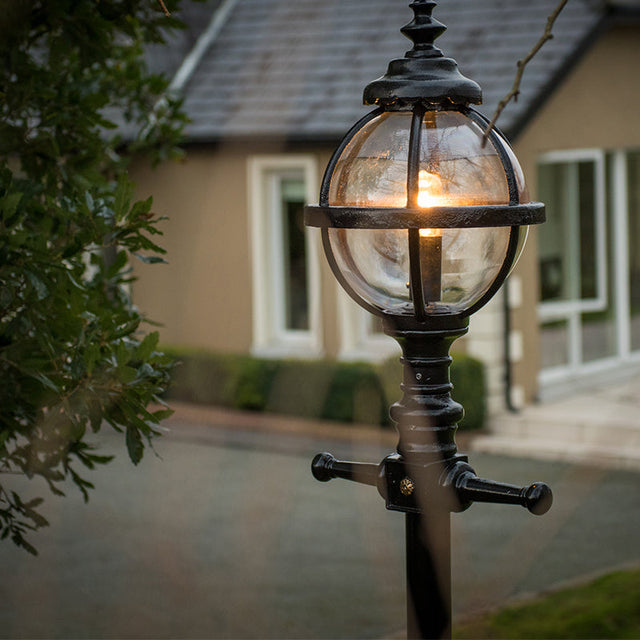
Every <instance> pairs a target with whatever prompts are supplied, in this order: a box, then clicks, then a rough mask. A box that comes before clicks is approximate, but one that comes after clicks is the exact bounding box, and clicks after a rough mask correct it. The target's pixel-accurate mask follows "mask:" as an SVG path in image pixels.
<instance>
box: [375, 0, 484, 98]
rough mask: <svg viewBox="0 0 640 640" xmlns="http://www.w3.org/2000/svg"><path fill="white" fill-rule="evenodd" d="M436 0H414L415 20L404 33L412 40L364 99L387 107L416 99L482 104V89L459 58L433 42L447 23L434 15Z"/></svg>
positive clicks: (442, 31) (412, 5) (404, 29)
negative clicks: (465, 73) (463, 71)
mask: <svg viewBox="0 0 640 640" xmlns="http://www.w3.org/2000/svg"><path fill="white" fill-rule="evenodd" d="M436 4H437V3H436V2H433V0H414V1H413V2H412V3H411V4H410V5H409V6H410V7H411V9H413V14H414V17H413V20H412V21H411V22H410V23H409V24H407V25H406V26H404V27H402V29H401V31H402V33H403V34H404V35H405V36H406V37H407V38H409V40H411V41H412V42H413V49H411V51H407V53H406V54H405V57H404V58H401V59H398V60H392V61H391V62H390V63H389V68H388V69H387V73H386V74H385V75H384V76H382V77H381V78H378V79H377V80H374V81H373V82H371V83H369V84H368V85H367V86H366V87H365V90H364V103H365V104H377V105H382V106H384V107H385V108H386V109H390V110H394V109H399V110H404V109H407V108H409V109H410V108H411V107H412V105H413V104H415V103H416V102H425V103H432V104H451V103H453V104H470V103H471V104H480V103H481V102H482V90H481V89H480V87H479V85H478V84H477V83H475V82H474V81H473V80H470V79H469V78H465V76H463V75H462V74H461V73H460V71H459V70H458V65H457V64H456V61H455V60H453V59H452V58H446V57H445V56H444V55H443V54H442V51H440V49H438V48H437V47H436V46H435V45H434V44H433V43H434V41H435V39H436V38H437V37H438V36H440V35H442V34H443V33H444V32H445V31H446V29H447V28H446V27H445V26H444V25H443V24H442V23H441V22H438V21H437V20H436V19H435V18H433V17H432V16H431V12H432V11H433V9H434V7H435V6H436Z"/></svg>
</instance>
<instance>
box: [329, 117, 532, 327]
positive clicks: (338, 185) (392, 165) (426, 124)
mask: <svg viewBox="0 0 640 640" xmlns="http://www.w3.org/2000/svg"><path fill="white" fill-rule="evenodd" d="M411 120H412V114H411V113H410V112H385V113H382V114H381V115H379V116H377V117H375V118H374V119H373V120H371V121H369V122H368V123H367V124H366V125H365V126H364V127H363V128H362V129H360V131H358V132H357V133H356V134H355V136H354V137H353V138H352V139H351V140H350V142H349V143H348V145H347V146H346V147H345V149H344V151H343V152H342V154H341V156H340V157H339V159H338V161H337V163H336V166H335V170H334V172H333V175H332V176H331V182H330V185H329V205H333V206H358V207H367V206H370V207H405V206H407V172H408V153H409V138H410V128H411ZM504 147H505V149H506V151H507V154H508V156H509V159H510V161H511V163H512V165H513V169H514V172H515V175H516V183H517V187H518V190H519V193H520V202H521V203H523V202H527V201H528V195H527V192H526V186H525V184H524V177H523V174H522V170H521V169H520V166H519V164H518V162H517V160H516V159H515V156H514V154H513V152H512V151H511V149H510V148H509V146H508V144H507V143H506V142H504ZM486 204H488V205H500V204H509V188H508V184H507V178H506V173H505V169H504V167H503V164H502V161H501V159H500V156H499V155H498V152H497V151H496V148H495V147H494V146H493V144H492V143H491V142H487V143H486V144H483V130H482V128H481V127H480V126H478V125H477V124H476V123H475V122H474V121H472V120H471V119H470V118H469V117H467V116H466V115H464V114H463V113H461V112H458V111H430V112H427V113H426V114H425V116H424V118H423V122H422V130H421V144H420V167H419V173H418V196H417V206H418V207H419V208H424V228H421V229H420V232H419V242H420V266H421V272H422V289H423V297H424V302H425V309H424V310H425V312H426V313H427V314H443V313H446V314H457V313H464V312H465V311H466V310H468V309H470V308H471V307H473V306H474V305H475V304H476V303H478V301H480V300H481V299H482V298H483V296H484V295H485V294H486V293H487V291H488V290H489V289H490V287H491V285H492V284H493V283H494V281H495V280H496V278H497V277H498V275H499V273H500V272H501V270H502V268H503V266H504V264H505V260H507V258H508V250H509V247H510V243H511V234H512V233H518V232H514V231H512V229H511V227H490V228H488V227H484V228H465V229H459V228H450V229H434V228H432V227H431V226H430V225H429V208H430V207H434V206H470V205H486ZM325 233H326V234H327V238H326V240H327V242H325V246H327V251H330V252H331V253H332V254H333V257H334V259H335V263H336V266H337V267H338V269H339V270H340V272H341V275H342V277H343V278H344V279H345V280H346V283H347V284H348V286H349V287H351V289H352V290H353V292H354V293H355V294H356V295H357V296H359V297H360V298H362V299H363V300H364V301H365V302H366V303H367V304H368V305H370V306H371V307H373V309H374V310H378V311H386V312H389V313H392V314H413V313H414V311H415V310H414V308H413V301H412V296H411V287H410V285H409V271H410V268H409V241H408V234H409V231H408V230H407V229H339V228H329V229H326V230H325ZM522 235H523V238H524V236H525V235H526V232H523V234H522Z"/></svg>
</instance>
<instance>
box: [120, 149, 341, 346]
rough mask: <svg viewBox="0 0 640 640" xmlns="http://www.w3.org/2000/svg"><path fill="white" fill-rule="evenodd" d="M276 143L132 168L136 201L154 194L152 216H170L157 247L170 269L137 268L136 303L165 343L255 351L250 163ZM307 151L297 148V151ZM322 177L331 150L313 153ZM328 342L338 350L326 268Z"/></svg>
mask: <svg viewBox="0 0 640 640" xmlns="http://www.w3.org/2000/svg"><path fill="white" fill-rule="evenodd" d="M282 152H283V149H282V148H280V147H278V146H277V145H270V146H268V147H267V146H263V145H255V146H239V145H237V144H234V145H219V146H216V147H215V148H214V147H200V146H193V147H189V148H188V149H187V152H186V156H185V159H184V160H182V161H180V162H171V163H166V164H164V165H162V166H160V167H157V168H155V169H152V168H151V167H149V166H148V165H147V164H146V163H145V162H137V163H134V166H133V168H132V172H131V173H132V178H133V179H134V181H135V182H136V185H137V195H138V197H140V198H146V197H148V195H152V196H153V199H154V205H153V211H154V213H156V214H157V215H161V216H166V217H167V218H168V220H166V221H164V222H162V223H161V226H160V228H161V229H162V231H163V232H164V236H163V237H162V238H161V240H160V241H159V244H160V245H161V246H163V247H164V248H165V249H166V250H167V256H166V258H167V260H168V262H169V264H168V265H146V264H142V263H139V262H136V264H135V265H134V269H135V274H136V277H137V278H138V280H137V282H136V283H135V284H134V289H133V295H134V300H135V303H136V305H138V307H139V308H140V309H141V310H142V311H143V312H144V313H146V314H147V315H148V316H149V317H150V318H151V319H153V320H155V321H157V322H160V323H161V324H162V326H161V327H160V329H159V331H160V334H161V340H162V342H163V343H164V344H167V345H177V346H188V347H201V348H205V349H210V350H215V351H227V352H245V353H246V352H249V351H250V349H251V346H252V323H253V316H252V314H253V309H252V294H251V287H252V282H251V256H250V255H249V242H250V240H249V238H250V234H249V226H248V225H249V215H248V211H247V207H248V184H247V158H248V157H249V156H250V155H253V154H261V153H262V154H266V153H270V154H273V153H282ZM304 152H305V151H299V150H296V153H304ZM314 155H315V156H316V157H317V164H318V172H319V178H318V179H320V177H321V173H322V171H323V170H324V167H325V166H326V163H327V162H328V158H329V152H328V151H317V150H314ZM321 270H322V272H321V298H322V302H321V304H322V308H323V309H324V316H325V317H324V319H323V323H322V330H323V342H324V344H325V345H326V352H327V354H328V355H335V354H336V353H337V350H338V334H337V332H338V329H337V324H336V323H337V320H336V316H337V311H336V301H335V297H336V296H335V288H336V284H335V279H334V278H333V276H332V275H331V273H330V271H329V268H328V266H326V261H324V260H322V263H321Z"/></svg>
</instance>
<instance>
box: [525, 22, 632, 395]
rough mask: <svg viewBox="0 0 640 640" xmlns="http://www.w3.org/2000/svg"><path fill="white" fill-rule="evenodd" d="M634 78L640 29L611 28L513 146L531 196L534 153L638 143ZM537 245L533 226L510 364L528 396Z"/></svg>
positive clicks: (532, 378)
mask: <svg viewBox="0 0 640 640" xmlns="http://www.w3.org/2000/svg"><path fill="white" fill-rule="evenodd" d="M639 77H640V29H639V28H633V27H619V28H615V29H612V30H611V31H609V32H608V33H606V34H605V35H604V36H602V37H601V38H600V39H599V40H598V41H597V42H596V43H595V45H594V46H593V47H592V48H591V49H590V50H589V51H588V52H587V53H586V54H585V55H584V57H583V58H582V59H581V61H580V62H579V64H578V65H577V67H576V68H575V69H573V70H572V71H571V73H570V74H569V75H568V77H567V78H566V80H565V81H564V82H563V83H562V85H561V86H560V87H558V88H557V89H556V90H555V91H554V93H553V94H552V95H551V96H550V97H549V99H548V100H547V101H546V102H545V104H544V106H543V107H542V108H541V109H540V110H539V111H538V113H537V114H536V115H535V117H534V118H533V120H532V121H531V123H530V124H529V126H528V127H527V128H526V130H525V131H524V132H523V133H522V134H521V135H520V137H519V138H518V139H517V141H516V144H515V145H514V146H515V151H516V154H517V156H518V159H519V160H520V163H521V165H522V168H523V169H524V172H525V176H526V178H527V183H528V185H529V187H530V190H531V195H532V197H534V198H535V195H536V162H537V158H538V157H539V155H540V154H542V153H544V152H547V151H555V150H562V149H586V148H594V147H597V148H601V149H614V148H624V147H636V148H637V147H640V108H639V105H640V83H639V82H638V78H639ZM526 81H527V78H526V72H525V75H524V80H523V82H526ZM536 244H537V243H536V233H535V229H533V233H530V235H529V242H528V246H527V248H526V249H525V254H524V255H523V256H522V259H521V261H520V264H519V265H518V273H519V274H520V275H521V276H522V279H523V283H524V286H523V296H524V302H523V306H522V308H521V309H520V310H518V311H516V312H515V313H514V316H515V318H514V320H515V324H516V326H517V327H518V328H519V329H521V330H522V331H523V336H524V357H523V359H522V361H521V363H519V364H517V365H516V367H515V376H516V382H517V383H518V384H521V385H523V386H524V388H525V391H526V396H527V399H528V400H531V399H532V398H533V397H534V396H535V393H536V389H537V384H536V377H537V372H538V368H539V356H538V321H537V314H536V313H535V309H536V305H537V302H538V269H537V248H536Z"/></svg>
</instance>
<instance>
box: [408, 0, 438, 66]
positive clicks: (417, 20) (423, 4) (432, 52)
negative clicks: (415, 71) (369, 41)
mask: <svg viewBox="0 0 640 640" xmlns="http://www.w3.org/2000/svg"><path fill="white" fill-rule="evenodd" d="M409 6H410V7H411V9H413V13H414V17H413V20H412V21H411V22H410V23H409V24H408V25H406V26H404V27H402V29H400V31H401V32H402V33H403V34H404V35H405V36H406V37H407V38H409V40H411V42H413V49H412V50H411V51H408V52H407V53H406V56H407V57H408V58H433V57H440V56H442V51H440V49H438V48H437V47H435V46H434V44H433V43H434V41H435V39H436V38H438V37H439V36H441V35H442V34H443V33H444V32H445V31H446V30H447V27H445V26H444V25H443V24H442V23H441V22H438V21H437V20H435V19H434V18H432V17H431V13H432V11H433V9H434V7H436V6H437V3H436V2H433V1H432V0H414V2H412V3H411V4H410V5H409Z"/></svg>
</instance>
